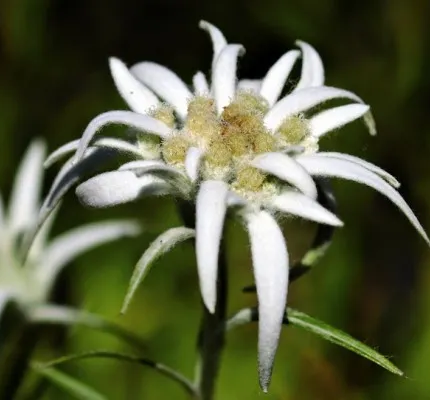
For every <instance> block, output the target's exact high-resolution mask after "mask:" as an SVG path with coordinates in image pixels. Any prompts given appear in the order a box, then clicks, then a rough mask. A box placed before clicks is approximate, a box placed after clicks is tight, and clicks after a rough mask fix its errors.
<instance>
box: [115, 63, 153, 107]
mask: <svg viewBox="0 0 430 400" xmlns="http://www.w3.org/2000/svg"><path fill="white" fill-rule="evenodd" d="M109 67H110V71H111V74H112V78H113V80H114V82H115V86H116V88H117V89H118V92H119V93H120V95H121V97H122V98H123V99H124V100H125V102H126V103H127V104H128V106H129V107H130V108H131V109H132V110H133V111H135V112H137V113H141V114H145V113H147V112H148V110H149V109H151V108H153V107H156V106H157V105H158V104H159V101H158V99H157V97H156V96H155V95H154V93H152V92H151V91H150V90H149V89H148V88H147V87H146V86H145V85H143V84H142V83H141V82H139V81H138V80H137V79H136V77H135V76H133V74H132V73H131V72H130V71H129V70H128V68H127V66H126V65H125V64H124V63H123V62H122V61H121V60H119V59H118V58H115V57H111V58H109Z"/></svg>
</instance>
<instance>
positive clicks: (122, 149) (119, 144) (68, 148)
mask: <svg viewBox="0 0 430 400" xmlns="http://www.w3.org/2000/svg"><path fill="white" fill-rule="evenodd" d="M79 141H80V139H76V140H72V141H71V142H68V143H66V144H64V145H62V146H61V147H59V148H58V149H56V150H54V151H53V152H52V153H51V154H50V155H49V156H48V157H47V158H46V160H45V162H44V163H43V167H44V168H49V167H50V166H51V165H53V164H55V163H56V162H57V161H59V160H61V159H62V158H63V157H65V156H67V155H68V154H70V153H73V152H75V151H76V150H77V149H78V147H79ZM93 146H94V147H103V148H106V149H111V150H114V151H117V152H119V153H126V154H130V155H133V156H136V157H141V156H142V153H141V151H140V149H139V147H137V146H135V145H134V144H132V143H130V142H127V141H125V140H121V139H116V138H99V139H97V140H95V141H94V143H93Z"/></svg>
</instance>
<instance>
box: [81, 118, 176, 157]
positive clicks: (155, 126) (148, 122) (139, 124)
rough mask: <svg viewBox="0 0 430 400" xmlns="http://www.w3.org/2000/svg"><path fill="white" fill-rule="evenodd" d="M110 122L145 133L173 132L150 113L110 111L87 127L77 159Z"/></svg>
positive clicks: (167, 133)
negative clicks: (150, 115) (149, 114)
mask: <svg viewBox="0 0 430 400" xmlns="http://www.w3.org/2000/svg"><path fill="white" fill-rule="evenodd" d="M110 124H121V125H127V126H129V127H132V128H136V129H139V130H141V131H144V132H145V133H150V134H154V135H157V136H160V137H161V138H163V139H164V138H166V137H168V136H169V135H170V134H171V129H170V128H169V127H168V126H167V125H166V124H164V123H163V122H161V121H159V120H158V119H155V118H152V117H149V116H148V115H142V114H138V113H135V112H132V111H108V112H105V113H103V114H100V115H98V116H97V117H95V118H94V119H93V120H92V121H91V122H90V123H89V124H88V126H87V127H86V129H85V131H84V133H83V134H82V137H81V140H80V142H79V147H78V150H77V151H76V159H77V161H79V160H80V159H82V157H83V155H84V153H85V150H86V149H87V148H88V146H89V144H90V142H91V140H92V139H93V137H94V135H95V134H96V133H97V132H98V131H99V130H100V129H101V128H103V127H105V126H106V125H110Z"/></svg>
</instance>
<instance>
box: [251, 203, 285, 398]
mask: <svg viewBox="0 0 430 400" xmlns="http://www.w3.org/2000/svg"><path fill="white" fill-rule="evenodd" d="M246 219H247V226H248V231H249V238H250V241H251V252H252V262H253V266H254V276H255V284H256V286H257V295H258V314H259V323H258V329H259V333H258V364H259V376H260V385H261V387H262V389H263V390H264V391H265V392H266V391H267V389H268V386H269V383H270V378H271V375H272V368H273V362H274V359H275V354H276V350H277V348H278V342H279V336H280V333H281V327H282V320H283V318H284V314H285V306H286V301H287V290H288V268H289V261H288V252H287V247H286V244H285V240H284V237H283V235H282V231H281V229H280V228H279V226H278V224H277V223H276V221H275V220H274V219H273V217H272V216H271V215H270V214H269V213H267V212H266V211H260V212H259V213H255V214H248V215H247V217H246Z"/></svg>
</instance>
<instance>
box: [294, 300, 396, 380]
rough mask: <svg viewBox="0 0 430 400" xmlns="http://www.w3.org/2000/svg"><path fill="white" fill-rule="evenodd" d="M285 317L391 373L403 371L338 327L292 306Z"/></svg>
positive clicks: (295, 324)
mask: <svg viewBox="0 0 430 400" xmlns="http://www.w3.org/2000/svg"><path fill="white" fill-rule="evenodd" d="M287 317H288V322H289V323H290V325H293V326H297V327H299V328H303V329H304V330H306V331H308V332H312V333H314V334H316V335H318V336H320V337H322V338H323V339H325V340H328V341H329V342H331V343H334V344H337V345H339V346H342V347H344V348H345V349H348V350H350V351H353V352H354V353H356V354H358V355H360V356H362V357H364V358H367V359H368V360H370V361H373V362H374V363H375V364H378V365H379V366H381V367H382V368H385V369H386V370H388V371H390V372H392V373H393V374H396V375H400V376H403V375H404V374H403V372H402V371H401V370H400V369H399V368H397V367H396V366H395V365H394V364H393V363H392V362H390V361H389V360H388V359H387V358H386V357H384V356H383V355H381V354H380V353H378V352H377V351H376V350H374V349H372V348H371V347H369V346H367V345H365V344H364V343H361V342H360V341H358V340H357V339H354V338H353V337H352V336H350V335H348V334H347V333H345V332H342V331H341V330H339V329H336V328H333V327H332V326H330V325H328V324H326V323H325V322H322V321H320V320H318V319H315V318H313V317H310V316H309V315H306V314H304V313H302V312H300V311H297V310H294V309H292V308H288V309H287Z"/></svg>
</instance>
